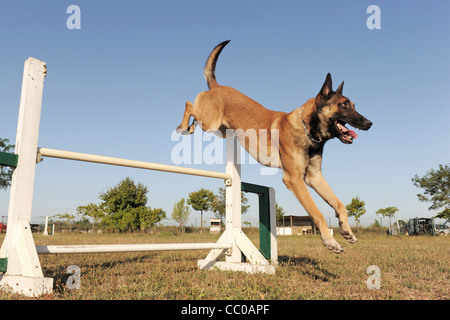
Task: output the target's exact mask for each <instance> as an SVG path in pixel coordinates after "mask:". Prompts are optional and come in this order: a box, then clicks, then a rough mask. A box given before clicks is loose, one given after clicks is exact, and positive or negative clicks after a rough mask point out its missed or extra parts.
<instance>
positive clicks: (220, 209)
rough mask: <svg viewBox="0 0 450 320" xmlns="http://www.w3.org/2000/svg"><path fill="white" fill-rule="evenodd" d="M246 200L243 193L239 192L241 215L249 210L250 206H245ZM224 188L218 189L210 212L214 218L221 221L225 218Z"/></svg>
mask: <svg viewBox="0 0 450 320" xmlns="http://www.w3.org/2000/svg"><path fill="white" fill-rule="evenodd" d="M247 203H248V199H247V197H246V196H245V193H244V192H241V213H242V214H245V213H247V211H248V208H250V205H249V204H247ZM225 207H226V204H225V188H219V192H218V194H217V195H216V199H215V201H214V202H213V203H212V206H211V210H212V211H213V212H214V216H215V217H216V218H219V219H221V220H222V221H223V220H224V218H225Z"/></svg>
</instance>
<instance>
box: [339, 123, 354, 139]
mask: <svg viewBox="0 0 450 320" xmlns="http://www.w3.org/2000/svg"><path fill="white" fill-rule="evenodd" d="M341 128H342V132H345V133H347V134H349V135H350V136H352V138H353V139H356V138H358V135H357V134H356V132H355V131H353V130H348V129H347V127H344V126H342V127H341Z"/></svg>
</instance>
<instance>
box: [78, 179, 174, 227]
mask: <svg viewBox="0 0 450 320" xmlns="http://www.w3.org/2000/svg"><path fill="white" fill-rule="evenodd" d="M147 192H148V189H147V187H145V186H144V185H142V184H140V183H139V184H137V185H136V184H135V183H134V181H133V180H132V179H130V178H125V179H123V180H121V181H120V182H119V183H118V184H117V185H116V186H115V187H113V188H110V189H108V190H107V191H106V192H103V193H101V194H100V196H99V198H100V200H102V202H101V203H100V204H99V205H96V204H92V203H91V204H88V205H87V206H79V207H78V208H77V211H78V212H79V213H81V214H83V215H85V216H89V217H92V218H93V219H94V220H97V221H101V223H102V224H103V225H106V226H108V227H110V228H111V229H113V230H118V231H120V232H123V231H138V230H146V229H147V228H149V227H151V226H153V225H154V224H155V223H158V222H159V221H161V220H162V219H165V218H166V214H165V212H164V211H163V210H162V209H152V208H150V207H147V206H146V204H147V200H148V198H147Z"/></svg>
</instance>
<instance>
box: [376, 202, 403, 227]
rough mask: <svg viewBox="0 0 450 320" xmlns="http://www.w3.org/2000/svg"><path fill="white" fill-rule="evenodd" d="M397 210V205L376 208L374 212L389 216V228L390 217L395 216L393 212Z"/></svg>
mask: <svg viewBox="0 0 450 320" xmlns="http://www.w3.org/2000/svg"><path fill="white" fill-rule="evenodd" d="M397 211H398V208H397V207H387V208H383V209H378V211H377V212H375V213H376V214H381V215H382V216H383V217H389V229H391V218H393V217H394V216H395V213H396V212H397Z"/></svg>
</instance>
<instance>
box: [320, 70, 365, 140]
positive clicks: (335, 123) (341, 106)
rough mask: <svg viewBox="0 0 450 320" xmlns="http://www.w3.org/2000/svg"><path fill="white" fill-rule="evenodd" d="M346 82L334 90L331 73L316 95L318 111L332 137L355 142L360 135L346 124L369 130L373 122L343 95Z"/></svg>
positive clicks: (323, 125)
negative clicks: (357, 110)
mask: <svg viewBox="0 0 450 320" xmlns="http://www.w3.org/2000/svg"><path fill="white" fill-rule="evenodd" d="M343 88H344V82H342V83H341V85H340V86H339V87H338V88H337V89H336V91H333V89H332V82H331V75H330V74H329V73H328V74H327V78H326V79H325V82H324V84H323V86H322V89H320V92H319V94H318V95H317V96H316V101H315V103H316V112H317V116H318V118H319V121H320V123H321V126H322V127H325V130H326V131H327V133H328V134H329V136H330V138H335V137H337V138H339V140H341V142H342V143H347V144H350V143H353V139H355V138H357V137H358V135H357V134H356V133H355V132H354V131H352V130H349V129H348V128H347V127H346V126H345V125H346V124H349V125H351V126H352V127H355V128H357V129H361V130H369V129H370V127H371V126H372V122H371V121H370V120H368V119H366V118H365V117H364V116H362V115H360V114H359V113H358V112H356V109H355V104H354V103H353V102H351V101H350V99H348V98H347V97H345V96H343V95H342V89H343Z"/></svg>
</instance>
